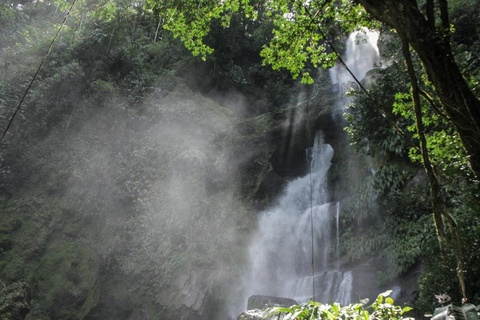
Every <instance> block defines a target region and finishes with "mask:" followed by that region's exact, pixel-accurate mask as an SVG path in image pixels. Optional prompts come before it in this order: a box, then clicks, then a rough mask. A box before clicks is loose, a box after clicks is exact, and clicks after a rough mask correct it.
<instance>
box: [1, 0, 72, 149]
mask: <svg viewBox="0 0 480 320" xmlns="http://www.w3.org/2000/svg"><path fill="white" fill-rule="evenodd" d="M76 2H77V0H73V2H72V4H71V5H70V8H69V9H68V11H67V14H66V15H65V17H64V18H63V21H62V24H61V25H60V28H58V30H57V33H56V34H55V37H53V40H52V43H50V46H49V47H48V50H47V52H46V53H45V55H44V56H43V59H42V61H41V63H40V65H39V66H38V68H37V71H36V72H35V74H34V75H33V78H32V81H30V84H29V85H28V87H27V90H25V93H24V94H23V97H22V100H20V103H19V104H18V106H17V108H16V109H15V112H14V113H13V115H12V117H11V118H10V121H9V122H8V125H7V128H6V129H5V131H4V132H3V135H2V137H1V138H0V143H1V142H2V141H3V139H4V138H5V136H6V135H7V132H8V129H10V127H11V125H12V123H13V120H14V119H15V116H16V115H17V113H18V111H19V110H20V107H21V106H22V104H23V101H24V100H25V97H26V96H27V94H28V92H29V91H30V88H31V87H32V85H33V83H34V82H35V79H36V78H37V75H38V73H39V72H40V69H41V68H42V66H43V63H44V62H45V60H47V57H48V54H49V53H50V51H51V50H52V48H53V44H54V43H55V41H56V40H57V38H58V35H59V34H60V31H62V28H63V26H64V25H65V23H66V22H67V18H68V16H69V15H70V12H72V9H73V6H74V5H75V3H76Z"/></svg>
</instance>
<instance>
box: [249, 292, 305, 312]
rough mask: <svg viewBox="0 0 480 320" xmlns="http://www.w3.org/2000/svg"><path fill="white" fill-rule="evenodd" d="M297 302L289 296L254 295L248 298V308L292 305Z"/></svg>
mask: <svg viewBox="0 0 480 320" xmlns="http://www.w3.org/2000/svg"><path fill="white" fill-rule="evenodd" d="M295 304H298V303H297V302H296V301H295V300H293V299H289V298H280V297H271V296H261V295H253V296H251V297H250V298H248V305H247V309H248V310H253V309H267V308H270V307H276V306H281V307H290V306H292V305H295Z"/></svg>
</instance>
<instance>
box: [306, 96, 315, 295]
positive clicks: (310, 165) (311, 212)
mask: <svg viewBox="0 0 480 320" xmlns="http://www.w3.org/2000/svg"><path fill="white" fill-rule="evenodd" d="M309 111H310V109H309V108H308V102H307V134H308V140H309V145H311V142H312V137H311V134H310V120H309V119H310V117H309V113H310V112H309ZM312 156H313V155H312V151H310V154H309V157H308V160H309V162H310V164H309V185H310V234H311V244H312V251H311V266H312V299H313V301H315V249H314V237H313V231H314V230H313V188H312Z"/></svg>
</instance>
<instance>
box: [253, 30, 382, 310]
mask: <svg viewBox="0 0 480 320" xmlns="http://www.w3.org/2000/svg"><path fill="white" fill-rule="evenodd" d="M377 38H378V34H376V33H371V32H366V34H363V33H358V32H356V33H353V34H352V35H350V37H349V38H348V41H347V45H346V50H347V51H346V53H345V57H344V60H345V61H346V63H347V65H348V66H349V68H350V69H351V70H352V72H353V73H354V74H355V75H356V77H357V78H358V79H362V78H363V77H364V76H365V75H366V74H367V72H368V70H370V69H372V67H373V65H374V62H375V61H376V60H377V59H378V48H377V46H376V40H377ZM330 76H331V80H332V83H333V84H338V87H342V86H349V85H348V84H349V83H351V82H352V81H353V80H352V78H351V76H350V75H349V74H348V72H347V71H346V70H345V68H342V67H340V66H338V67H335V68H332V69H331V70H330ZM339 91H340V92H342V91H343V90H339ZM341 99H342V97H341V95H340V94H339V100H341ZM338 108H343V104H342V103H341V101H339V107H338ZM309 153H310V161H311V163H310V166H311V173H310V174H307V175H306V176H304V177H300V178H298V179H296V180H293V181H291V182H290V183H289V184H288V185H287V187H286V189H285V190H284V192H283V194H282V196H281V197H280V199H279V201H278V204H277V205H276V206H275V207H273V208H271V209H269V210H267V211H265V212H263V213H262V214H261V215H260V218H259V221H258V230H257V232H256V235H255V236H254V237H253V239H252V241H251V244H250V247H249V255H250V267H251V269H250V274H249V276H248V277H247V278H248V280H247V285H246V291H247V292H246V294H247V296H249V295H252V294H257V295H258V294H259V295H269V296H279V297H289V298H293V299H295V300H297V302H303V301H307V300H308V299H310V298H312V297H313V292H315V297H314V298H315V300H316V301H319V302H322V303H331V302H333V301H336V302H339V303H341V304H342V305H345V304H348V303H350V302H351V299H352V297H351V296H352V283H353V276H352V272H351V271H349V270H342V268H341V266H340V263H339V262H338V249H339V245H340V241H341V239H340V237H339V234H340V230H339V225H340V223H339V222H340V215H341V210H340V203H339V202H333V203H329V202H327V195H328V194H327V193H328V190H327V184H326V176H327V172H328V170H329V168H330V164H331V163H330V161H331V159H332V157H333V149H332V147H331V146H330V145H329V144H325V142H324V138H323V133H322V132H321V131H319V132H317V134H316V137H315V141H314V146H313V148H312V149H311V150H310V152H309ZM312 221H313V230H314V232H313V256H314V260H313V265H314V270H313V269H312V233H311V230H312Z"/></svg>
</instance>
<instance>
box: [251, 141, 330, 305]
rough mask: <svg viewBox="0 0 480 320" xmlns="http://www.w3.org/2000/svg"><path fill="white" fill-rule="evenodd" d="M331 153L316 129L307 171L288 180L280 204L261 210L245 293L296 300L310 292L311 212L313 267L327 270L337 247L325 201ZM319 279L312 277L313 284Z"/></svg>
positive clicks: (327, 204)
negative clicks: (294, 178)
mask: <svg viewBox="0 0 480 320" xmlns="http://www.w3.org/2000/svg"><path fill="white" fill-rule="evenodd" d="M332 157H333V149H332V148H331V147H330V145H328V144H324V142H323V134H322V132H319V133H317V135H316V137H315V143H314V147H313V148H312V150H311V170H312V173H311V175H310V174H307V175H306V176H304V177H301V178H298V179H296V180H294V181H292V182H290V183H289V184H288V186H287V188H286V190H285V191H284V194H283V196H282V197H281V198H280V200H279V203H278V205H277V206H276V207H274V208H272V209H270V210H268V211H266V212H263V213H262V214H261V217H260V220H259V223H258V231H257V235H256V236H255V237H254V238H253V239H252V242H251V245H250V251H249V252H250V261H251V266H252V270H251V275H250V277H249V284H248V289H249V290H248V291H249V292H248V293H247V294H248V295H250V294H262V295H273V296H284V297H292V298H294V299H298V300H300V301H303V300H307V299H308V298H310V297H312V286H313V283H312V276H311V275H312V268H311V257H312V254H311V253H312V234H311V227H312V225H311V218H312V217H313V222H314V226H313V227H314V252H315V273H316V274H317V273H318V274H319V273H321V272H323V273H324V272H325V271H326V270H329V268H330V264H331V263H330V260H331V256H332V253H333V252H334V251H335V240H333V241H332V238H333V239H335V238H334V235H333V232H332V226H333V225H332V222H333V219H334V215H335V213H334V212H335V204H331V203H327V201H326V199H327V192H326V174H327V171H328V168H329V167H330V161H331V159H332ZM310 187H311V188H310ZM318 279H320V278H318V277H315V285H316V286H318V285H319V283H318V281H317V280H318ZM332 290H335V289H334V288H332Z"/></svg>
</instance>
